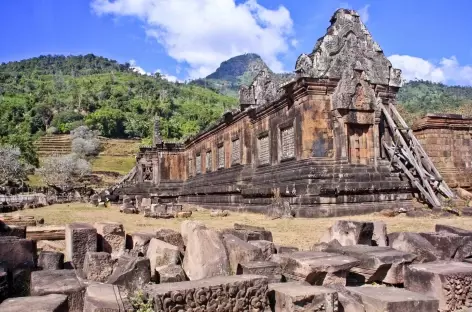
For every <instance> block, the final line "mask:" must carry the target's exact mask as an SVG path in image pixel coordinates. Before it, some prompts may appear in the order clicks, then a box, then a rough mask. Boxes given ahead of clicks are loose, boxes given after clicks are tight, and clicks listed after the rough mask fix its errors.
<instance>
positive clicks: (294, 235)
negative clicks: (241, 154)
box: [12, 204, 472, 250]
mask: <svg viewBox="0 0 472 312" xmlns="http://www.w3.org/2000/svg"><path fill="white" fill-rule="evenodd" d="M12 214H21V215H30V216H35V217H37V218H44V220H45V224H46V225H63V224H67V223H70V222H74V221H78V222H89V223H94V222H98V221H115V222H120V223H123V225H124V227H125V230H126V231H127V232H135V231H142V232H152V231H154V230H155V229H157V228H161V227H163V228H170V229H175V230H179V229H180V223H181V222H183V221H184V219H151V218H144V217H143V216H142V215H129V214H122V213H120V212H119V209H118V207H117V206H113V207H110V208H96V207H92V206H90V205H87V204H61V205H53V206H49V207H44V208H38V209H34V210H24V211H21V212H16V213H12ZM339 219H344V220H345V219H349V220H368V221H385V222H386V223H387V229H388V232H397V231H411V232H413V231H414V232H420V231H425V232H427V231H434V225H435V224H437V223H441V224H449V225H453V226H457V227H462V228H464V229H472V218H469V217H451V218H444V217H443V218H408V217H405V216H398V217H394V218H387V217H383V216H379V215H364V216H354V217H343V218H320V219H304V218H294V219H276V220H270V219H268V218H266V217H265V216H264V215H260V214H252V213H235V212H234V213H230V215H229V216H228V217H220V218H212V217H210V213H209V211H206V210H205V211H197V212H193V214H192V217H191V218H190V220H198V221H202V222H204V223H205V224H206V225H207V226H208V227H210V228H215V229H222V228H228V227H233V224H234V223H246V224H251V225H258V226H263V227H265V228H266V229H267V230H270V231H272V233H273V236H274V242H275V243H277V244H281V245H288V246H296V247H299V248H301V249H304V250H308V249H309V248H310V247H311V246H312V245H313V244H314V243H316V242H318V240H319V239H320V237H321V236H322V235H323V233H324V232H325V231H326V229H327V228H328V227H329V226H331V225H332V224H333V222H334V221H335V220H339Z"/></svg>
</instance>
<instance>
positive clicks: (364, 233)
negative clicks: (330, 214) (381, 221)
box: [320, 220, 374, 246]
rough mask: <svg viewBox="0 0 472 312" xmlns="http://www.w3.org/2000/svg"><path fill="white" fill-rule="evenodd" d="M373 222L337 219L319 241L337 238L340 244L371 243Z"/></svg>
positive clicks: (326, 241) (324, 241)
mask: <svg viewBox="0 0 472 312" xmlns="http://www.w3.org/2000/svg"><path fill="white" fill-rule="evenodd" d="M373 232H374V224H373V223H372V222H357V221H347V220H338V221H336V222H335V223H334V224H333V225H332V226H331V227H330V228H329V229H328V231H327V232H326V233H325V235H324V236H323V237H322V238H321V239H320V242H321V243H329V242H331V241H332V240H334V239H335V240H337V241H338V242H339V243H340V244H341V245H342V246H351V245H372V235H373Z"/></svg>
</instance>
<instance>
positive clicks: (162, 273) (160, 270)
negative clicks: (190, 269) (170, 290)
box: [156, 264, 187, 284]
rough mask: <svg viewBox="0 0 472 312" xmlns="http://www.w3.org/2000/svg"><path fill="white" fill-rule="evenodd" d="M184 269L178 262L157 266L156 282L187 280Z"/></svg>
mask: <svg viewBox="0 0 472 312" xmlns="http://www.w3.org/2000/svg"><path fill="white" fill-rule="evenodd" d="M186 280H187V277H186V276H185V272H184V269H182V267H181V266H180V265H178V264H169V265H164V266H160V267H157V268H156V283H158V284H163V283H177V282H183V281H186Z"/></svg>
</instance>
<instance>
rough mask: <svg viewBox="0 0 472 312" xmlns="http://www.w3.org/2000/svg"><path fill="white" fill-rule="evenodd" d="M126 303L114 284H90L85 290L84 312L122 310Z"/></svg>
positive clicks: (116, 311) (118, 311)
mask: <svg viewBox="0 0 472 312" xmlns="http://www.w3.org/2000/svg"><path fill="white" fill-rule="evenodd" d="M128 305H129V303H128V302H127V300H126V299H124V298H122V297H121V293H120V290H119V289H118V287H117V286H116V285H110V284H92V285H90V286H88V287H87V290H86V291H85V298H84V312H124V311H129V310H127V309H126V308H127V306H128Z"/></svg>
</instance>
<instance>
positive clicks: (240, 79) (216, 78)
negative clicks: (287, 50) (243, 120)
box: [191, 53, 291, 97]
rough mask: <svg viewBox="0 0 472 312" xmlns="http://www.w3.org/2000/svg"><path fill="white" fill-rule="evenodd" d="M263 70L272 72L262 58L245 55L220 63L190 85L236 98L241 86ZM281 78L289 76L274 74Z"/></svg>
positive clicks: (250, 54)
mask: <svg viewBox="0 0 472 312" xmlns="http://www.w3.org/2000/svg"><path fill="white" fill-rule="evenodd" d="M263 69H266V70H268V71H269V72H272V71H271V69H270V68H269V67H268V66H267V64H266V63H264V61H263V60H262V58H261V57H260V56H259V55H257V54H254V53H247V54H243V55H239V56H235V57H232V58H230V59H229V60H227V61H224V62H223V63H221V65H220V67H218V69H217V70H216V71H215V72H214V73H212V74H210V75H208V76H207V77H205V78H202V79H197V80H193V81H192V82H191V84H196V85H199V86H202V87H206V88H209V89H212V90H214V91H216V92H219V93H221V94H224V95H228V96H233V97H237V96H238V91H239V87H240V86H241V85H249V84H251V82H252V81H253V79H254V77H256V75H257V74H258V73H259V72H260V71H261V70H263ZM275 75H280V76H282V77H286V76H290V75H291V74H275Z"/></svg>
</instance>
